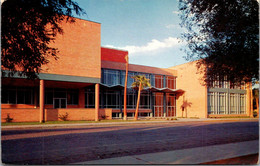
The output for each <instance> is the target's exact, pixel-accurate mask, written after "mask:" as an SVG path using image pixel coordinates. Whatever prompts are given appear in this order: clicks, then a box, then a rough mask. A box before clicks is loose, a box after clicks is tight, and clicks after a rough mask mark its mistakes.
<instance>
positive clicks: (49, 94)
mask: <svg viewBox="0 0 260 166" xmlns="http://www.w3.org/2000/svg"><path fill="white" fill-rule="evenodd" d="M53 95H54V92H53V89H46V90H45V104H53Z"/></svg>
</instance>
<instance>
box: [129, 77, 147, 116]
mask: <svg viewBox="0 0 260 166" xmlns="http://www.w3.org/2000/svg"><path fill="white" fill-rule="evenodd" d="M132 78H133V79H134V80H135V82H133V83H132V87H133V88H138V97H137V103H136V110H135V120H137V119H138V110H139V103H140V95H141V90H142V89H143V88H145V87H151V84H150V82H149V81H150V80H149V79H147V78H146V77H145V76H144V75H135V76H133V77H132Z"/></svg>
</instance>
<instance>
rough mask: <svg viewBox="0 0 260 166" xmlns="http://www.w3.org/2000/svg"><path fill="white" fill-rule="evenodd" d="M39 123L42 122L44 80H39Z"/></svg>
mask: <svg viewBox="0 0 260 166" xmlns="http://www.w3.org/2000/svg"><path fill="white" fill-rule="evenodd" d="M39 97H40V100H39V101H40V123H42V122H44V80H40V94H39Z"/></svg>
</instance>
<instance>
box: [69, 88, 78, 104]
mask: <svg viewBox="0 0 260 166" xmlns="http://www.w3.org/2000/svg"><path fill="white" fill-rule="evenodd" d="M67 104H68V105H78V104H79V91H78V90H77V89H75V90H72V89H70V90H68V91H67Z"/></svg>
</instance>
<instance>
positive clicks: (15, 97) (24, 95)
mask: <svg viewBox="0 0 260 166" xmlns="http://www.w3.org/2000/svg"><path fill="white" fill-rule="evenodd" d="M1 98H2V103H3V104H34V89H33V88H26V87H3V88H2V97H1Z"/></svg>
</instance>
